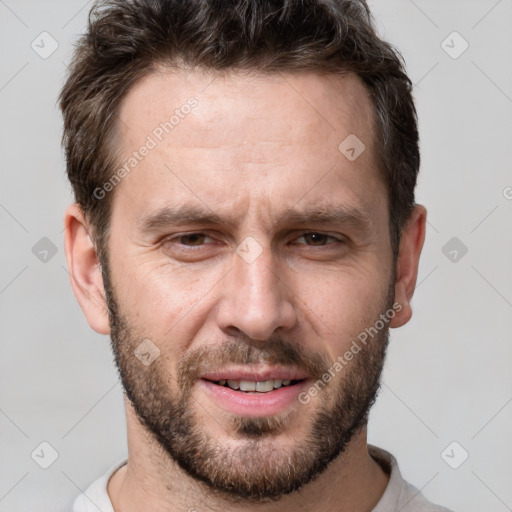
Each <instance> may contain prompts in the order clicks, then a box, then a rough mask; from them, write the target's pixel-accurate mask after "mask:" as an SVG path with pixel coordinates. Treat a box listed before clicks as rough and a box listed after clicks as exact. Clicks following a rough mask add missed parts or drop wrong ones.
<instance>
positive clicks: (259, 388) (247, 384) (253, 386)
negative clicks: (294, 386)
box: [217, 379, 291, 393]
mask: <svg viewBox="0 0 512 512" xmlns="http://www.w3.org/2000/svg"><path fill="white" fill-rule="evenodd" d="M290 383H291V380H289V379H286V380H281V379H270V380H264V381H258V382H255V381H252V380H226V379H221V380H219V381H217V384H219V385H220V386H228V387H230V388H231V389H235V390H238V389H239V390H240V391H246V392H259V393H268V392H269V391H272V390H273V389H279V388H280V387H284V386H289V385H290Z"/></svg>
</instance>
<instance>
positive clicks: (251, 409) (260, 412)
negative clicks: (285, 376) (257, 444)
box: [199, 379, 307, 418]
mask: <svg viewBox="0 0 512 512" xmlns="http://www.w3.org/2000/svg"><path fill="white" fill-rule="evenodd" d="M199 382H200V384H201V386H202V387H203V389H205V390H206V392H207V393H208V394H209V395H210V396H211V397H212V398H213V400H214V401H215V402H216V403H217V404H219V405H220V406H221V407H222V408H223V409H225V410H226V411H228V412H230V413H232V414H237V415H239V416H249V417H253V418H255V417H261V416H273V415H276V414H279V413H281V412H283V411H285V410H286V409H287V408H288V407H290V406H291V405H292V404H294V403H295V402H298V399H297V397H298V395H299V393H300V392H301V391H303V390H304V389H305V388H306V385H307V382H306V381H305V380H303V381H301V382H299V383H297V384H294V385H293V386H285V387H282V388H279V389H274V390H273V391H268V392H267V393H244V392H243V391H235V390H234V389H231V388H229V387H227V386H220V385H219V384H214V383H213V382H211V381H209V380H204V379H201V380H200V381H199Z"/></svg>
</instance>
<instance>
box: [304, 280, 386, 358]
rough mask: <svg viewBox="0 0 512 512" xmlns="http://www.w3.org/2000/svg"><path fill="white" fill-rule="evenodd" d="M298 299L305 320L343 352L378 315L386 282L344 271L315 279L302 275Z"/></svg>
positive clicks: (332, 345) (332, 347) (337, 350)
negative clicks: (300, 302)
mask: <svg viewBox="0 0 512 512" xmlns="http://www.w3.org/2000/svg"><path fill="white" fill-rule="evenodd" d="M297 284H300V299H301V301H302V303H303V306H302V307H303V308H304V312H305V314H306V315H307V318H308V320H307V321H308V322H309V323H311V324H312V325H313V326H315V330H316V331H317V332H320V333H322V335H323V336H325V338H326V339H329V340H331V341H330V343H329V344H330V345H331V349H333V350H335V351H336V353H338V352H342V351H343V350H344V348H345V347H346V346H348V345H349V344H350V342H351V341H352V339H354V338H355V337H356V336H357V335H358V334H359V333H360V332H361V331H363V330H364V329H365V328H366V327H368V326H369V325H373V323H374V322H375V319H376V318H378V317H379V315H380V313H381V308H382V305H383V303H382V301H383V296H384V295H385V291H386V290H384V288H385V283H383V282H382V276H380V275H377V274H370V273H368V274H366V275H363V274H361V273H358V274H350V273H346V272H343V271H340V272H337V273H331V274H330V275H325V276H322V277H319V276H316V277H315V278H314V279H308V278H304V277H302V279H300V280H298V282H297Z"/></svg>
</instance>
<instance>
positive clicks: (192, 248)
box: [165, 231, 345, 251]
mask: <svg viewBox="0 0 512 512" xmlns="http://www.w3.org/2000/svg"><path fill="white" fill-rule="evenodd" d="M198 235H200V236H201V235H202V236H205V237H208V238H211V237H209V235H207V234H206V233H202V232H200V231H198V232H194V233H186V234H184V235H179V236H176V237H174V238H170V239H168V240H167V241H165V244H170V243H175V241H176V240H180V239H182V238H186V237H193V236H198ZM306 235H320V236H322V237H325V238H327V239H332V240H334V242H331V243H325V244H324V245H308V244H299V245H305V246H307V247H313V248H315V247H326V246H330V245H336V246H337V245H340V244H344V243H345V241H344V240H341V239H339V238H336V237H335V236H332V235H326V234H325V233H320V232H318V231H306V232H304V233H302V234H301V235H299V236H298V237H297V238H302V237H304V236H306ZM295 240H296V239H295ZM179 245H180V248H186V249H184V250H185V251H196V250H198V249H200V248H201V247H203V245H204V244H201V245H186V244H179Z"/></svg>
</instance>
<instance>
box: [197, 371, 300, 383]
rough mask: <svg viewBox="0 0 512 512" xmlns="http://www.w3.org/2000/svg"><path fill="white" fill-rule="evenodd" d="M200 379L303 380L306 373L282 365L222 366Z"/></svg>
mask: <svg viewBox="0 0 512 512" xmlns="http://www.w3.org/2000/svg"><path fill="white" fill-rule="evenodd" d="M200 378H201V379H205V380H211V381H218V380H247V381H253V382H263V381H266V380H273V379H277V380H303V379H307V378H308V375H307V374H306V373H304V372H303V371H302V370H299V369H296V368H284V367H266V368H261V367H260V368H251V367H243V368H224V369H221V370H215V371H210V372H207V373H204V374H203V375H201V376H200Z"/></svg>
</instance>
